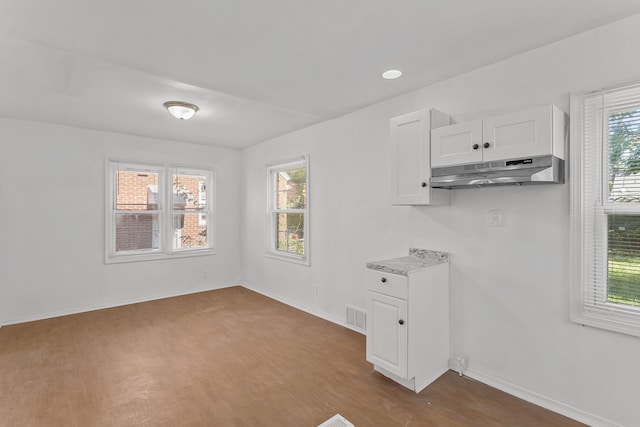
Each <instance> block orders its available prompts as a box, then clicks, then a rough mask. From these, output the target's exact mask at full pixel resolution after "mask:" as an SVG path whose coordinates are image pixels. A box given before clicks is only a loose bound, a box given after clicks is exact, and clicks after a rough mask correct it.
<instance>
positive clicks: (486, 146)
mask: <svg viewBox="0 0 640 427" xmlns="http://www.w3.org/2000/svg"><path fill="white" fill-rule="evenodd" d="M490 145H491V144H489V143H488V142H485V143H484V145H483V147H484V148H489V146H490Z"/></svg>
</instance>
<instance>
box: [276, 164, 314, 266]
mask: <svg viewBox="0 0 640 427" xmlns="http://www.w3.org/2000/svg"><path fill="white" fill-rule="evenodd" d="M267 171H268V182H269V187H268V200H269V202H268V224H267V230H268V237H267V254H268V255H270V256H276V257H281V258H282V259H286V260H289V261H295V262H300V263H303V264H309V158H308V156H305V157H303V158H301V159H299V160H295V161H289V162H284V163H281V164H277V165H273V166H270V167H268V168H267Z"/></svg>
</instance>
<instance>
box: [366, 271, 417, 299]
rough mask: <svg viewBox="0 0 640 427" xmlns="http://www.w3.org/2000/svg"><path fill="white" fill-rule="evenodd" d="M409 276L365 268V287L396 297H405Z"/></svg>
mask: <svg viewBox="0 0 640 427" xmlns="http://www.w3.org/2000/svg"><path fill="white" fill-rule="evenodd" d="M408 284H409V278H408V277H406V276H400V275H398V274H391V273H385V272H383V271H377V270H370V269H367V288H368V289H369V290H370V291H374V292H378V293H381V294H384V295H389V296H392V297H396V298H401V299H407V286H408Z"/></svg>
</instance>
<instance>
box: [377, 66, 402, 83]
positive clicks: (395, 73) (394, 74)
mask: <svg viewBox="0 0 640 427" xmlns="http://www.w3.org/2000/svg"><path fill="white" fill-rule="evenodd" d="M401 75H402V71H400V70H397V69H391V70H387V71H385V72H384V73H382V78H384V79H387V80H393V79H397V78H398V77H400V76H401Z"/></svg>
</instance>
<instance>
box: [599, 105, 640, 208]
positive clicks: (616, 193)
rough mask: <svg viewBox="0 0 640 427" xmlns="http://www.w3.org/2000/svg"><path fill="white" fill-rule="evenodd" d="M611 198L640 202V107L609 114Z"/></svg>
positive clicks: (618, 201)
mask: <svg viewBox="0 0 640 427" xmlns="http://www.w3.org/2000/svg"><path fill="white" fill-rule="evenodd" d="M608 146H609V168H608V177H607V178H608V181H609V197H608V200H609V202H617V203H638V202H640V109H635V110H628V111H623V112H616V113H612V114H609V144H608Z"/></svg>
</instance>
